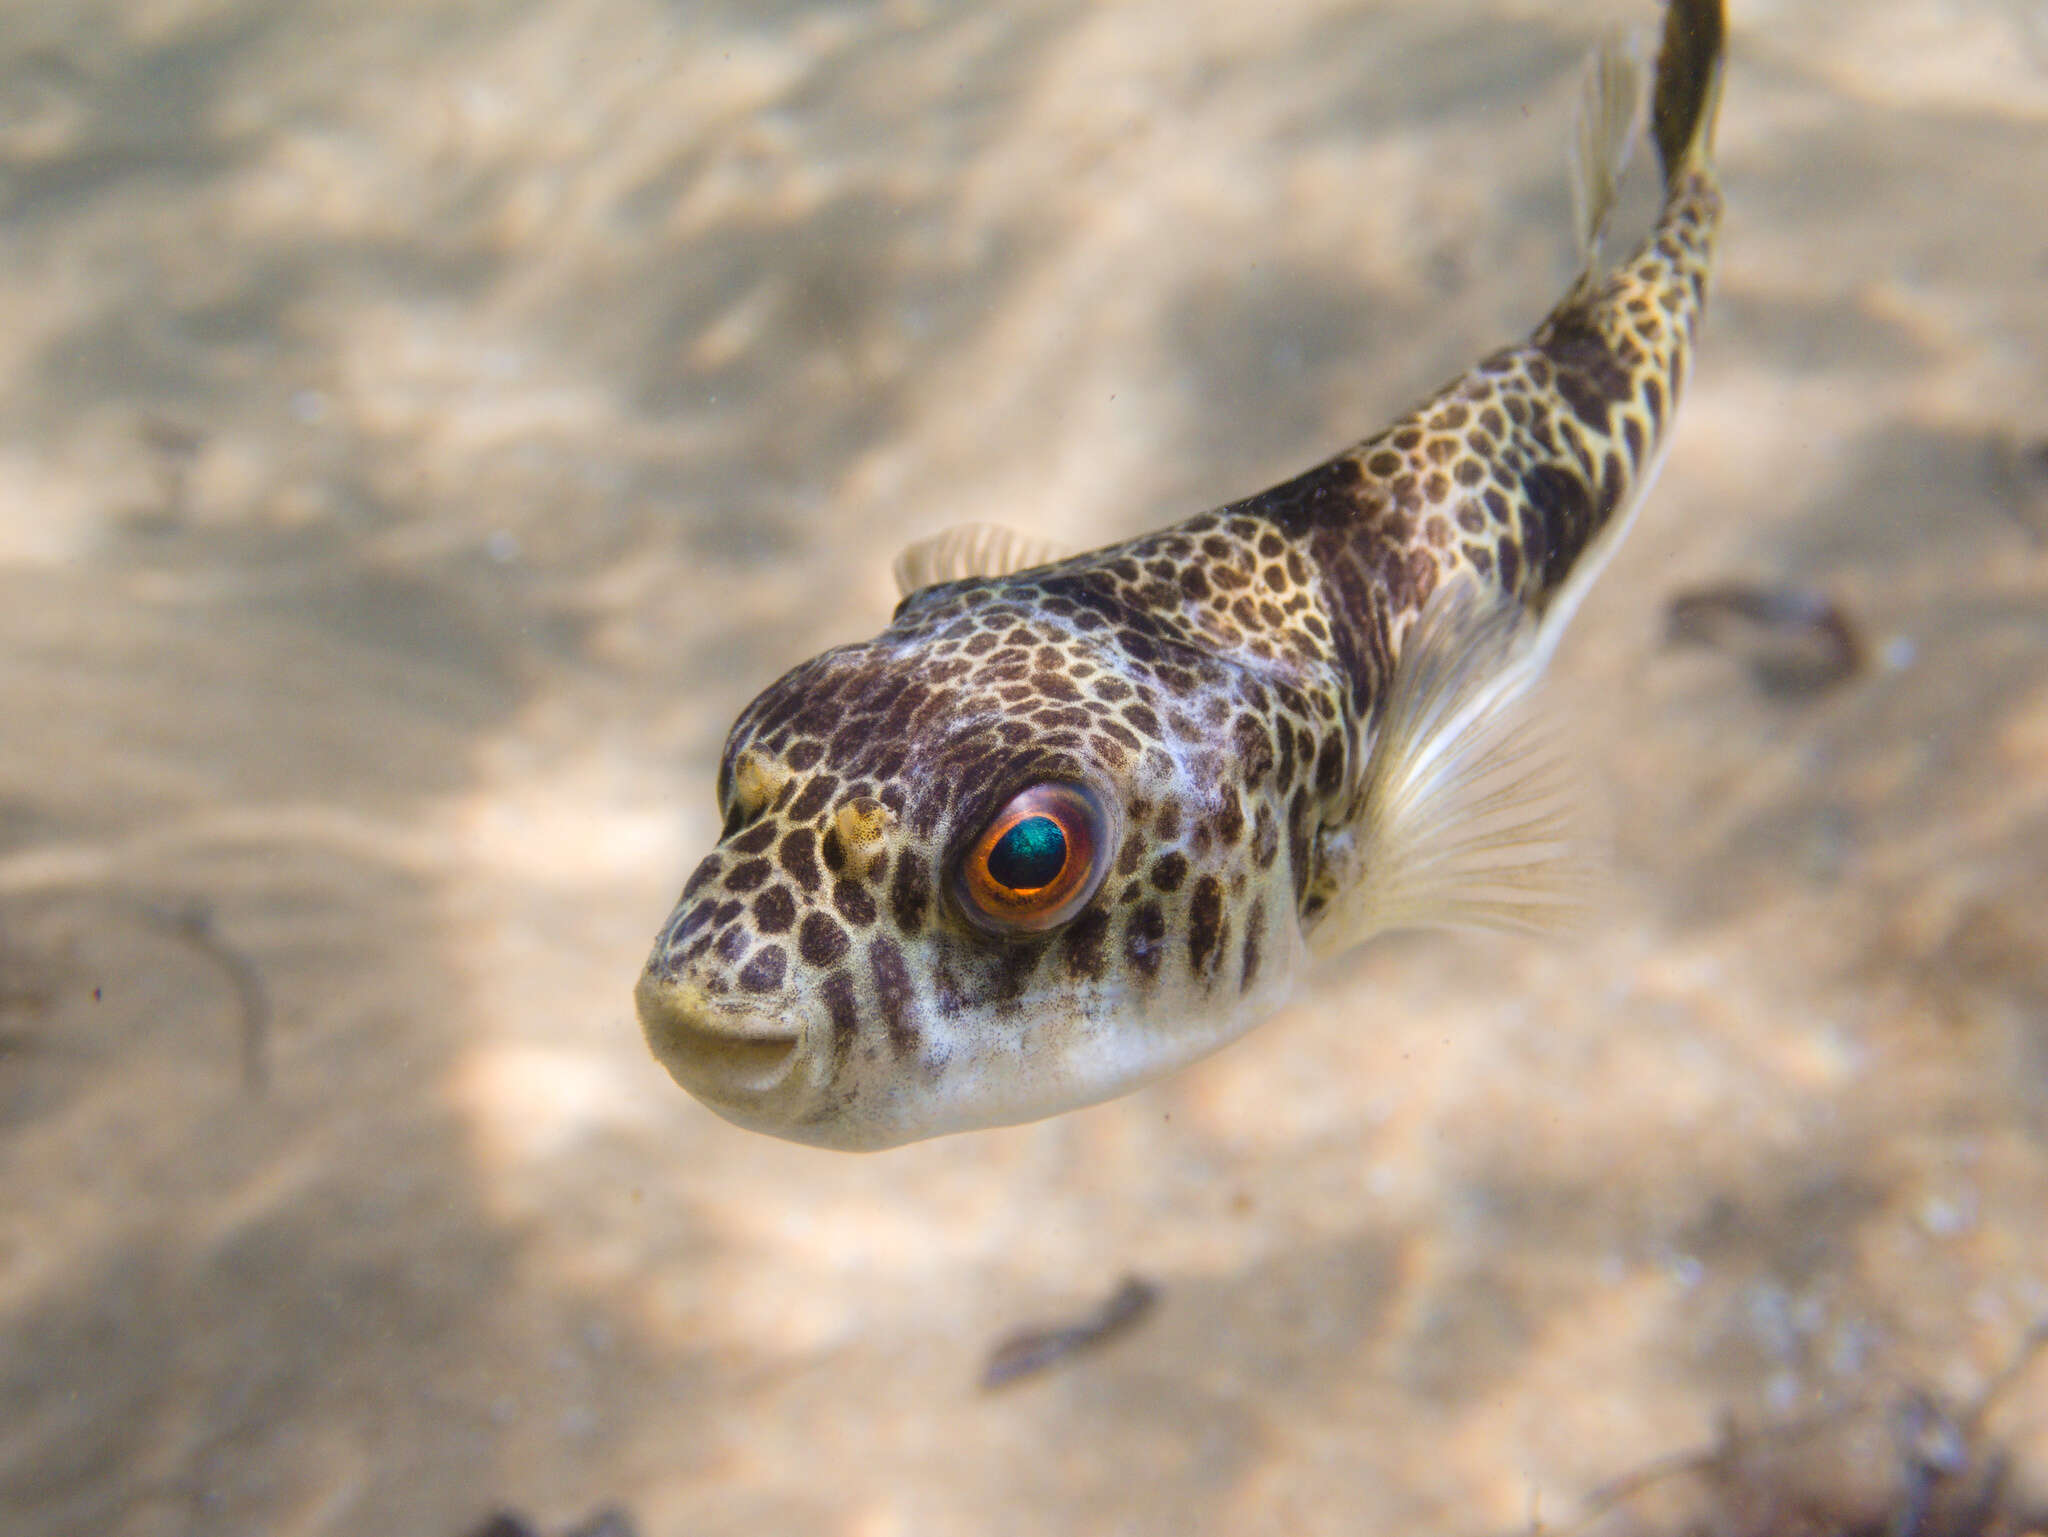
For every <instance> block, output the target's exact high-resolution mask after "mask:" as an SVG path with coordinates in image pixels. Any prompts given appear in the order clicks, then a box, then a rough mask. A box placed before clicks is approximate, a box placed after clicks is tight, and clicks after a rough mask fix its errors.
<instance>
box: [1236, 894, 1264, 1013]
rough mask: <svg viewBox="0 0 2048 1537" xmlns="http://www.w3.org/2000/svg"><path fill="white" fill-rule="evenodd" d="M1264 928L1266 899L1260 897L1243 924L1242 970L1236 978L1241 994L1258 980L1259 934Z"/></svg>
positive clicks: (1246, 991)
mask: <svg viewBox="0 0 2048 1537" xmlns="http://www.w3.org/2000/svg"><path fill="white" fill-rule="evenodd" d="M1265 927H1266V899H1265V898H1264V897H1260V898H1259V899H1258V900H1257V901H1255V902H1253V903H1252V912H1251V917H1250V918H1249V919H1248V920H1247V921H1246V924H1245V931H1244V958H1243V962H1242V964H1243V970H1241V971H1240V972H1239V973H1238V978H1237V990H1238V991H1239V992H1241V993H1248V992H1250V991H1251V990H1252V983H1254V982H1256V981H1257V980H1258V978H1259V934H1260V932H1261V931H1262V930H1264V928H1265Z"/></svg>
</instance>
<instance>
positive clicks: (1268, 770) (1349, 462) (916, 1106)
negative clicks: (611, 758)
mask: <svg viewBox="0 0 2048 1537" xmlns="http://www.w3.org/2000/svg"><path fill="white" fill-rule="evenodd" d="M1690 8H1691V9H1693V10H1699V11H1703V10H1707V9H1712V10H1714V11H1715V12H1717V10H1718V8H1717V7H1712V8H1709V7H1701V6H1692V7H1690ZM1713 19H1714V20H1715V21H1716V23H1718V15H1717V14H1716V15H1715V16H1714V18H1713ZM1675 25H1676V23H1675V22H1674V26H1675ZM1716 42H1718V34H1716ZM1666 48H1667V54H1668V53H1669V52H1670V51H1671V44H1670V42H1669V41H1668V40H1667V45H1666ZM1669 68H1670V66H1669V64H1668V62H1667V65H1666V69H1667V72H1668V70H1669ZM1664 90H1665V87H1664V85H1663V84H1662V83H1661V82H1660V99H1659V111H1660V113H1662V112H1663V111H1664V110H1665V102H1664V100H1663V96H1662V94H1661V93H1662V92H1663V91H1664ZM1692 110H1693V111H1694V112H1695V113H1697V111H1698V110H1699V108H1698V103H1697V102H1694V103H1693V104H1692ZM1657 126H1658V130H1659V134H1660V147H1661V148H1663V149H1664V150H1665V151H1666V161H1667V186H1666V199H1665V203H1664V206H1663V210H1662V213H1661V216H1660V217H1659V219H1658V221H1657V223H1656V225H1655V227H1654V229H1653V230H1652V232H1651V233H1650V235H1649V237H1648V238H1647V239H1646V240H1645V242H1644V243H1643V245H1642V246H1641V247H1640V248H1639V249H1638V250H1637V251H1636V252H1635V253H1634V254H1633V255H1632V256H1631V257H1630V258H1629V259H1628V260H1627V261H1626V262H1624V263H1623V264H1622V265H1621V266H1620V267H1618V268H1617V269H1615V270H1614V271H1613V272H1612V273H1611V274H1609V275H1607V276H1606V277H1604V278H1600V279H1589V280H1587V281H1584V282H1582V283H1581V284H1580V285H1579V286H1578V287H1577V288H1576V289H1575V290H1574V292H1573V293H1572V294H1571V295H1570V296H1568V297H1567V298H1566V300H1565V301H1564V302H1563V303H1562V304H1560V305H1559V306H1558V308H1557V309H1556V310H1554V311H1553V312H1552V313H1551V314H1550V316H1549V317H1548V318H1547V319H1546V320H1545V321H1544V322H1543V323H1542V325H1541V326H1539V327H1538V328H1537V330H1536V331H1535V333H1534V334H1533V335H1532V336H1531V337H1530V338H1529V340H1528V341H1527V342H1525V343H1523V344H1522V345H1520V346H1516V347H1511V348H1508V349H1506V350H1504V351H1501V352H1499V353H1496V354H1495V355H1494V356H1492V357H1490V358H1487V359H1486V360H1485V361H1483V362H1481V363H1480V364H1479V365H1478V366H1477V367H1475V368H1473V369H1472V370H1471V371H1469V372H1468V373H1466V374H1465V375H1463V376H1462V377H1460V378H1459V379H1457V380H1455V381H1453V382H1452V383H1451V384H1450V385H1448V386H1447V387H1446V388H1444V389H1443V390H1442V391H1440V392H1439V393H1438V394H1437V395H1436V396H1434V397H1433V398H1432V399H1431V400H1429V401H1428V402H1427V403H1426V404H1424V405H1422V406H1421V407H1419V408H1418V409H1416V410H1414V411H1412V412H1410V413H1409V414H1408V415H1406V416H1404V417H1402V418H1401V419H1400V420H1398V421H1396V422H1395V423H1394V424H1393V425H1391V426H1389V427H1388V428H1387V429H1386V430H1384V431H1383V432H1380V433H1379V434H1377V435H1376V436H1374V437H1372V438H1370V439H1368V440H1366V441H1365V442H1363V443H1360V444H1359V445H1357V446H1356V447H1354V448H1352V449H1349V450H1347V451H1346V452H1344V453H1342V454H1339V455H1338V456H1337V457H1335V458H1333V459H1331V460H1329V461H1328V462H1326V463H1324V464H1321V465H1319V466H1317V467H1316V468H1314V469H1312V470H1310V471H1308V472H1307V473H1305V474H1303V475H1300V476H1297V477H1296V478H1294V479H1292V480H1290V481H1288V482H1286V483H1285V484H1283V485H1279V486H1276V487H1274V488H1273V489H1271V490H1269V491H1266V492H1263V493H1261V494H1260V495H1257V496H1254V497H1251V498H1249V499H1247V500H1245V501H1241V502H1237V503H1234V504H1232V505H1230V506H1226V507H1222V508H1219V509H1217V510H1215V511H1213V512H1205V513H1202V514H1200V515H1199V516H1196V517H1193V518H1190V519H1188V520H1187V521H1185V522H1183V523H1180V524H1178V525H1176V526H1174V527H1171V528H1168V529H1165V530H1162V531H1160V532H1158V533H1154V534H1149V535H1146V536H1145V537H1143V538H1140V539H1135V540H1132V541H1130V542H1129V543H1126V544H1120V545H1116V546H1113V547H1111V548H1108V549H1104V550H1099V551H1096V552H1094V553H1091V554H1087V555H1083V556H1080V557H1078V558H1075V559H1071V560H1067V561H1064V562H1062V563H1059V564H1057V565H1052V566H1047V567H1041V568H1038V569H1035V570H1031V571H1027V572H1023V573H1019V574H1016V575H1010V576H1003V577H999V578H992V579H977V580H970V581H959V582H951V583H947V584H944V585H941V586H936V587H930V588H926V589H924V590H922V591H919V592H915V593H913V594H912V595H911V596H910V597H909V598H907V599H906V600H905V601H904V602H903V604H902V605H901V607H899V608H898V610H897V612H896V614H895V616H894V618H893V620H892V622H891V623H890V625H889V627H888V628H887V629H886V630H884V631H883V632H882V633H881V634H880V635H878V636H876V637H875V638H874V639H872V640H868V641H863V642H860V643H857V644H854V645H849V646H842V647H839V648H838V649H836V650H833V651H829V652H827V653H825V654H824V655H822V656H820V657H817V658H815V659H813V660H812V661H809V662H806V663H805V664H803V665H802V666H800V667H798V668H797V669H795V670H794V671H793V672H791V673H789V674H787V675H786V676H785V677H783V678H782V679H780V680H779V681H777V682H776V683H775V684H774V685H773V686H771V687H770V688H769V689H768V690H767V691H766V692H765V693H763V694H762V695H761V696H760V697H759V698H758V699H756V700H755V701H754V702H753V703H752V704H751V705H750V706H748V708H747V709H746V711H745V712H744V713H743V714H742V715H741V717H740V719H739V721H738V722H737V723H736V724H735V726H734V727H733V730H732V733H731V737H730V740H729V741H728V743H727V746H726V751H725V756H724V761H723V766H722V768H721V772H720V776H719V785H718V796H719V805H720V808H721V811H722V813H723V815H724V818H725V826H724V831H723V835H722V837H721V839H720V841H719V844H718V846H717V848H716V849H715V850H714V851H713V852H712V853H711V854H710V855H709V856H708V857H706V858H705V860H704V861H703V863H702V864H701V865H699V866H698V868H697V870H696V872H695V873H694V874H693V875H692V876H691V877H690V879H689V882H688V884H687V886H686V887H685V889H684V891H683V894H682V898H681V900H680V901H679V903H678V905H677V907H676V909H675V911H674V913H673V915H672V916H671V918H670V920H669V922H668V924H667V926H666V927H665V928H664V929H663V931H662V933H661V936H660V938H659V939H658V941H657V942H656V945H655V948H654V953H653V956H652V958H651V959H650V960H649V962H648V966H647V970H646V972H645V974H644V975H643V978H642V981H641V986H640V1007H641V1016H642V1019H643V1022H644V1024H645V1026H646V1030H647V1033H648V1038H649V1041H650V1043H651V1044H652V1046H653V1047H654V1049H655V1051H656V1054H657V1055H659V1056H660V1057H662V1059H663V1060H664V1061H665V1062H666V1063H667V1064H668V1065H669V1066H670V1068H671V1070H672V1071H673V1072H675V1073H676V1074H677V1076H678V1078H679V1079H680V1080H681V1081H682V1082H683V1083H684V1084H685V1086H686V1087H688V1088H690V1089H691V1090H692V1092H694V1093H696V1094H698V1095H699V1097H701V1098H703V1099H704V1100H705V1101H706V1102H707V1103H709V1104H710V1105H711V1106H712V1107H713V1108H714V1109H716V1110H718V1111H719V1112H720V1113H721V1114H723V1115H726V1116H728V1117H729V1118H731V1119H733V1120H736V1121H739V1122H740V1123H742V1124H745V1125H752V1126H756V1127H759V1128H760V1129H763V1130H769V1131H773V1132H775V1133H777V1134H779V1135H783V1136H788V1137H793V1138H796V1139H797V1140H802V1141H812V1142H818V1143H822V1144H825V1145H832V1146H843V1147H876V1146H886V1145H889V1144H891V1143H894V1142H899V1141H905V1140H909V1139H911V1138H914V1137H921V1136H928V1135H932V1134H934V1133H937V1132H942V1131H948V1130H958V1129H962V1128H965V1127H970V1126H977V1125H989V1124H1000V1123H1004V1122H1010V1121H1016V1120H1023V1119H1028V1118H1031V1117H1033V1116H1036V1115H1042V1114H1047V1113H1051V1112H1052V1111H1055V1110H1059V1109H1065V1108H1068V1107H1070V1106H1072V1105H1075V1104H1080V1103H1087V1102H1089V1101H1092V1100H1096V1099H1101V1098H1106V1097H1108V1096H1109V1095H1111V1094H1114V1093H1116V1092H1119V1091H1121V1090H1122V1089H1123V1088H1126V1087H1128V1086H1130V1085H1131V1084H1133V1083H1136V1082H1139V1081H1142V1080H1144V1079H1146V1078H1149V1077H1152V1076H1155V1075H1156V1074H1157V1073H1158V1072H1160V1071H1163V1070H1165V1069H1166V1068H1168V1067H1171V1066H1173V1065H1177V1064H1178V1063H1180V1062H1184V1061H1186V1060H1189V1059H1190V1058H1192V1057H1194V1056H1198V1055H1200V1054H1202V1053H1203V1052H1205V1051H1207V1050H1210V1049H1213V1048H1214V1047H1215V1046H1216V1045H1219V1044H1221V1043H1222V1042H1223V1041H1225V1040H1227V1039H1229V1038H1230V1037H1231V1036H1233V1035H1235V1034H1237V1033H1239V1032H1240V1031H1241V1030H1242V1029H1244V1028H1246V1026H1247V1025H1248V1024H1249V1023H1251V1022H1254V1021H1255V1019H1256V1018H1257V1017H1259V1016H1262V1015H1263V1014H1265V1013H1267V1012H1270V1011H1271V1009H1272V1008H1273V1007H1275V1006H1276V1005H1277V1004H1278V1003H1279V1002H1280V1001H1282V1000H1283V999H1284V998H1285V996H1286V993H1287V991H1288V989H1289V988H1290V986H1291V985H1292V983H1293V980H1294V978H1295V977H1296V976H1297V974H1298V972H1299V970H1300V964H1301V958H1302V956H1303V954H1304V951H1305V948H1306V945H1307V943H1308V940H1309V937H1310V936H1311V935H1313V934H1314V932H1315V930H1316V928H1317V925H1318V922H1319V920H1320V919H1321V918H1322V916H1323V915H1324V912H1325V909H1326V906H1327V904H1328V903H1329V900H1330V896H1331V893H1330V890H1329V887H1328V882H1327V880H1326V879H1325V859H1324V847H1325V841H1326V839H1327V838H1329V837H1330V835H1331V834H1332V832H1333V831H1334V830H1337V829H1341V828H1343V827H1345V826H1347V825H1348V824H1349V823H1350V822H1351V820H1352V819H1353V817H1354V816H1355V815H1356V813H1357V810H1358V801H1359V797H1360V795H1361V793H1362V786H1363V785H1364V783H1365V782H1366V777H1367V775H1366V769H1367V764H1368V761H1369V757H1370V754H1371V752H1372V749H1373V745H1374V739H1375V729H1376V725H1377V722H1378V718H1379V714H1380V711H1381V709H1382V706H1383V701H1384V700H1385V697H1386V695H1387V690H1388V684H1389V679H1390V677H1391V675H1392V672H1393V670H1394V669H1395V668H1396V667H1397V666H1399V665H1400V661H1401V657H1402V648H1403V642H1404V638H1405V637H1406V636H1407V635H1408V634H1409V632H1410V630H1411V628H1412V627H1413V625H1414V623H1415V621H1416V619H1417V618H1418V616H1420V615H1421V614H1422V612H1423V610H1424V606H1425V605H1426V604H1427V603H1428V602H1429V600H1430V598H1431V596H1432V594H1433V593H1435V592H1436V591H1437V590H1438V588H1439V587H1440V586H1442V585H1443V584H1445V583H1446V582H1448V581H1450V580H1452V579H1453V578H1457V577H1459V576H1461V575H1462V576H1463V577H1465V578H1467V579H1469V580H1470V581H1471V582H1473V583H1476V584H1477V585H1478V586H1479V587H1480V588H1481V589H1482V590H1484V591H1485V592H1487V593H1489V594H1496V595H1498V598H1499V600H1500V601H1503V602H1510V603H1513V604H1518V605H1520V606H1521V607H1522V608H1523V609H1524V610H1525V611H1526V612H1527V613H1528V615H1530V616H1531V618H1533V619H1534V620H1536V621H1537V622H1538V625H1539V628H1540V630H1541V632H1542V633H1544V634H1546V635H1548V636H1551V637H1552V638H1553V639H1554V633H1555V630H1556V628H1557V627H1558V626H1557V625H1545V624H1542V621H1543V620H1545V619H1546V618H1555V619H1556V620H1557V621H1558V622H1559V624H1561V622H1562V618H1563V616H1564V613H1565V612H1566V611H1568V610H1569V608H1570V607H1571V606H1572V605H1573V604H1575V603H1576V601H1577V599H1578V596H1579V595H1580V593H1581V592H1582V591H1583V582H1582V581H1581V582H1579V583H1576V584H1575V583H1574V578H1575V576H1579V577H1583V576H1586V575H1588V574H1589V572H1590V568H1592V567H1594V566H1596V565H1597V564H1598V561H1599V560H1600V558H1601V557H1602V555H1603V554H1604V551H1605V549H1606V548H1607V547H1609V546H1611V542H1612V541H1611V539H1609V538H1607V537H1606V536H1610V535H1615V536H1618V533H1619V531H1620V525H1621V524H1622V523H1623V522H1624V521H1625V520H1626V517H1627V516H1628V514H1629V512H1630V511H1631V510H1632V507H1633V505H1634V503H1635V501H1636V499H1637V497H1638V495H1639V493H1640V492H1641V490H1642V489H1643V487H1644V485H1645V483H1646V481H1647V479H1648V478H1649V477H1650V476H1651V475H1652V474H1653V473H1654V468H1655V466H1656V464H1657V462H1658V459H1659V457H1660V454H1661V451H1662V448H1663V446H1664V443H1665V438H1666V434H1667V432H1668V430H1669V427H1670V425H1671V421H1672V417H1673V414H1674V412H1675V410H1676V408H1677V405H1678V402H1679V398H1680V395H1681V393H1682V391H1683V388H1684V384H1685V378H1686V373H1687V369H1688V366H1689V360H1690V356H1691V352H1692V348H1693V343H1694V337H1695V333H1696V331H1697V328H1698V326H1699V322H1700V316H1701V309H1702V304H1703V301H1704V295H1705V287H1706V276H1707V270H1708V265H1709V260H1710V256H1711V253H1712V247H1713V241H1714V234H1715V227H1716V224H1717V221H1718V218H1719V214H1720V208H1721V200H1720V195H1719V192H1718V190H1717V187H1716V184H1715V182H1714V179H1713V177H1712V174H1711V172H1710V170H1709V169H1708V168H1707V166H1706V164H1705V161H1704V156H1696V157H1693V158H1692V159H1691V160H1690V161H1687V160H1686V159H1685V158H1684V157H1683V155H1682V149H1683V146H1682V144H1680V145H1676V146H1674V145H1673V144H1672V143H1670V142H1668V141H1669V140H1670V138H1671V136H1672V134H1673V133H1674V132H1675V130H1673V129H1670V128H1668V127H1667V125H1666V124H1665V123H1664V122H1663V121H1660V122H1659V123H1658V125H1657ZM1680 126H1681V127H1682V126H1684V125H1682V124H1681V125H1680ZM1047 781H1060V782H1069V783H1074V782H1078V783H1083V784H1086V785H1090V786H1093V787H1096V788H1097V789H1098V790H1099V791H1100V792H1101V794H1102V797H1103V799H1104V801H1105V802H1106V803H1107V804H1108V805H1109V806H1110V808H1111V812H1112V840H1111V841H1112V847H1113V849H1114V853H1113V856H1112V857H1113V867H1112V869H1111V872H1110V874H1109V876H1108V878H1107V879H1106V880H1105V881H1104V883H1103V885H1102V887H1101V889H1100V890H1099V891H1098V892H1097V893H1096V894H1095V896H1094V897H1093V899H1092V900H1090V901H1089V903H1088V904H1087V906H1086V907H1085V908H1084V909H1083V910H1082V911H1081V912H1080V913H1079V914H1078V915H1076V916H1075V917H1074V918H1073V919H1072V921H1070V922H1068V923H1066V924H1064V925H1063V926H1062V927H1060V928H1058V929H1056V930H1054V931H1052V932H1049V933H1045V934H1035V935H1022V936H1016V937H1000V938H998V937H992V936H991V935H989V934H988V933H986V932H983V931H981V930H980V929H977V928H976V927H975V926H974V925H972V924H970V923H969V922H967V921H966V919H965V918H964V917H963V915H962V914H961V913H960V912H959V911H958V904H957V901H956V899H955V897H954V894H953V892H952V890H951V887H950V883H949V872H950V871H951V869H952V868H953V865H954V861H955V860H957V859H958V857H959V855H960V851H961V849H962V847H963V846H964V845H965V844H966V843H967V842H968V841H969V840H971V839H972V838H973V837H974V836H975V834H976V833H977V832H978V831H979V830H980V829H981V828H982V827H983V826H985V825H986V824H987V823H988V822H989V819H990V818H991V817H992V816H993V815H994V814H995V813H996V812H997V810H998V809H999V808H1001V807H1002V806H1003V804H1004V803H1005V802H1006V801H1007V800H1008V798H1009V797H1010V796H1011V795H1013V794H1015V793H1016V792H1018V791H1020V790H1022V789H1024V788H1025V787H1027V786H1030V785H1033V784H1038V783H1043V782H1047ZM1134 1019H1137V1020H1142V1021H1143V1024H1144V1028H1143V1029H1142V1030H1134V1029H1133V1028H1132V1024H1131V1022H1132V1021H1133V1020H1134Z"/></svg>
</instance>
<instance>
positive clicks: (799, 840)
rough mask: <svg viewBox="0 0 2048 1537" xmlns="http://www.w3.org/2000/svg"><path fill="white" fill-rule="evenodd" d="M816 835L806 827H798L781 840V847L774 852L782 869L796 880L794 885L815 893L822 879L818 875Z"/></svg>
mask: <svg viewBox="0 0 2048 1537" xmlns="http://www.w3.org/2000/svg"><path fill="white" fill-rule="evenodd" d="M817 843H818V835H817V834H816V833H814V832H812V831H811V830H810V829H809V828H808V827H799V828H797V829H796V830H795V831H794V832H792V833H791V834H790V835H789V836H788V837H787V838H784V839H783V840H782V847H781V848H780V849H778V850H777V851H776V858H778V859H779V860H780V861H781V862H782V868H783V869H785V870H787V871H788V872H789V873H790V874H791V875H792V876H794V877H795V878H796V883H797V884H798V885H799V886H801V887H803V888H804V890H806V891H816V890H817V889H818V885H819V882H820V881H822V880H823V879H824V877H823V876H821V875H820V874H819V873H818V853H817Z"/></svg>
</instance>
